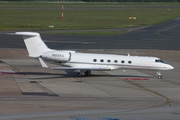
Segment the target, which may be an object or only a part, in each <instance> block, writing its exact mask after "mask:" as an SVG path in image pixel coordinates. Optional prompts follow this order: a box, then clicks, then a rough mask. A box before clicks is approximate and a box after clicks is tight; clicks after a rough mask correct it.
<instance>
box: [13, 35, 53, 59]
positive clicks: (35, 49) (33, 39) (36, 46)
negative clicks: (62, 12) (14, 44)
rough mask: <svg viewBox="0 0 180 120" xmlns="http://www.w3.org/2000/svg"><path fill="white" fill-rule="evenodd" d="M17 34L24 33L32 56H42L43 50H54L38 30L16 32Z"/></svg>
mask: <svg viewBox="0 0 180 120" xmlns="http://www.w3.org/2000/svg"><path fill="white" fill-rule="evenodd" d="M15 34H16V35H22V36H23V39H24V42H25V45H26V48H27V50H28V53H29V56H30V57H34V58H37V57H40V56H41V55H42V53H43V52H48V51H52V50H51V49H49V48H48V47H47V45H46V44H45V43H44V42H43V40H42V39H41V36H40V34H39V33H36V32H16V33H15Z"/></svg>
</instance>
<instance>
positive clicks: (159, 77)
mask: <svg viewBox="0 0 180 120" xmlns="http://www.w3.org/2000/svg"><path fill="white" fill-rule="evenodd" d="M156 73H157V75H158V79H162V75H161V72H160V71H157V72H156Z"/></svg>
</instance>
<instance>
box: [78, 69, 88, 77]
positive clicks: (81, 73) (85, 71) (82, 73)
mask: <svg viewBox="0 0 180 120" xmlns="http://www.w3.org/2000/svg"><path fill="white" fill-rule="evenodd" d="M90 74H91V70H80V72H79V73H78V74H77V76H78V77H84V76H89V75H90Z"/></svg>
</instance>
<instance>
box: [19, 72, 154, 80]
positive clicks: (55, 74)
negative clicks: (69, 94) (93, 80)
mask: <svg viewBox="0 0 180 120" xmlns="http://www.w3.org/2000/svg"><path fill="white" fill-rule="evenodd" d="M16 74H19V75H36V76H37V75H38V76H43V77H34V78H31V79H37V80H38V79H41V80H42V79H52V78H70V77H77V72H67V74H65V73H61V74H58V73H47V72H17V73H16ZM49 75H50V76H49ZM87 77H123V78H133V77H135V78H137V77H138V78H152V77H151V76H140V75H122V74H119V75H108V74H107V75H104V74H103V75H101V74H91V75H89V76H87ZM77 78H79V77H77ZM82 78H85V77H82Z"/></svg>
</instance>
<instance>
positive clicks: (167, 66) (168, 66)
mask: <svg viewBox="0 0 180 120" xmlns="http://www.w3.org/2000/svg"><path fill="white" fill-rule="evenodd" d="M165 68H167V69H168V70H172V69H174V67H173V66H171V65H165Z"/></svg>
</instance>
